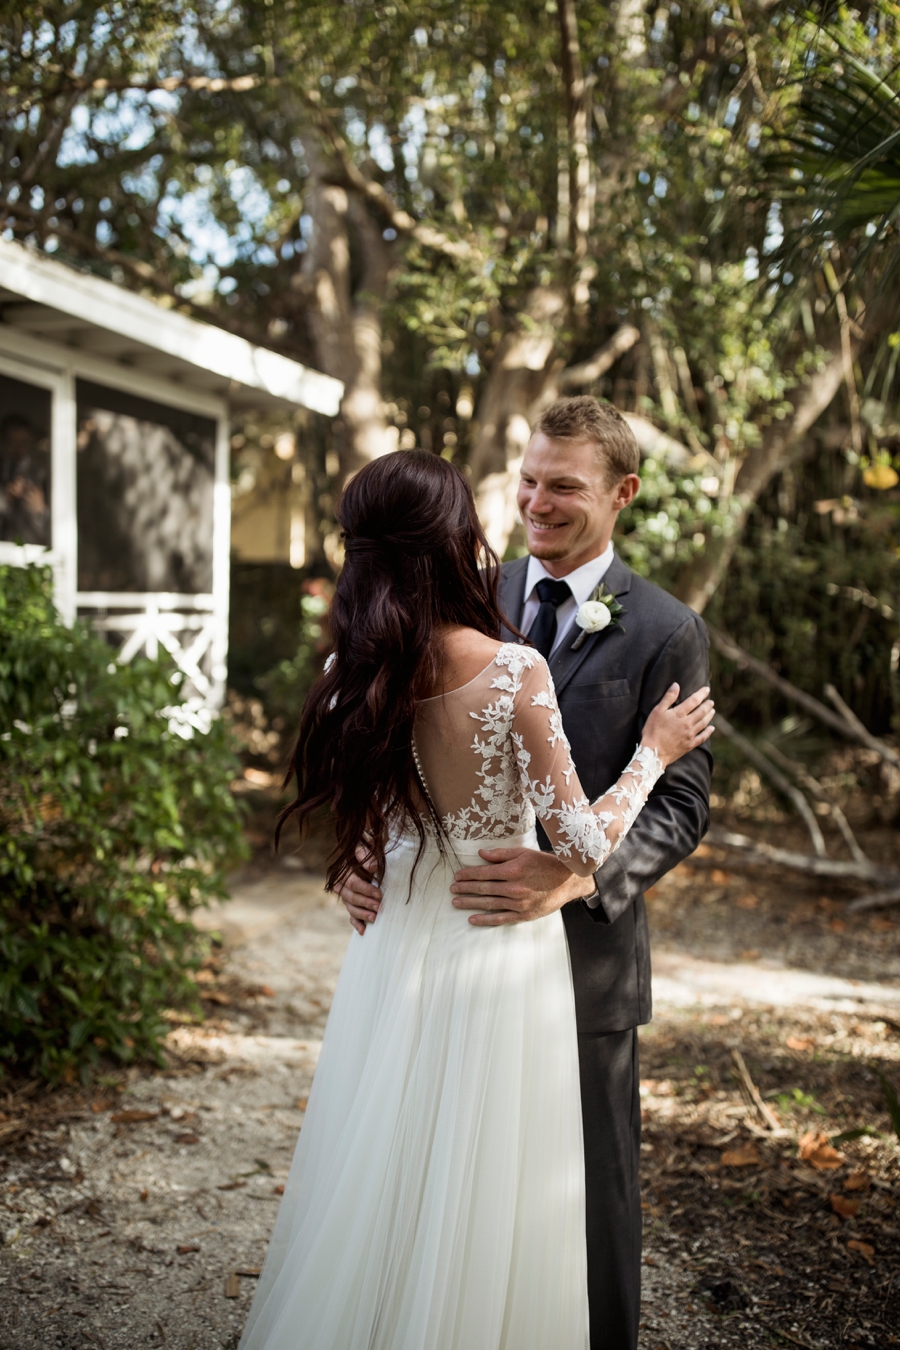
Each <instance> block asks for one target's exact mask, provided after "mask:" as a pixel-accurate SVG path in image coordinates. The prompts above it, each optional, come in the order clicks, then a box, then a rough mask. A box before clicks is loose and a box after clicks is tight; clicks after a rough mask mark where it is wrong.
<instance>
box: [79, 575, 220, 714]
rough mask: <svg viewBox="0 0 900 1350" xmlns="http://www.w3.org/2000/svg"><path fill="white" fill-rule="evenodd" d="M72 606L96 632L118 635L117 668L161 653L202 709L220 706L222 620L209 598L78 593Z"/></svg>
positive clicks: (95, 592)
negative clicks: (203, 706) (203, 704)
mask: <svg viewBox="0 0 900 1350" xmlns="http://www.w3.org/2000/svg"><path fill="white" fill-rule="evenodd" d="M76 603H77V606H78V612H79V614H80V615H81V616H82V617H84V618H86V619H88V620H89V622H90V624H91V626H92V627H93V628H94V629H95V630H96V631H97V632H100V633H120V634H121V635H122V638H123V641H122V645H121V646H120V647H119V649H118V651H117V652H116V660H117V661H118V662H119V663H120V664H122V665H125V664H127V663H128V662H129V661H132V660H133V659H134V658H135V657H136V656H138V655H140V654H141V653H142V652H143V653H145V654H146V655H147V656H148V657H150V659H151V660H155V659H156V658H157V657H158V656H159V649H160V647H162V648H163V650H164V651H167V652H168V653H169V655H170V656H171V658H172V660H173V661H174V663H175V665H176V666H177V668H178V669H179V670H180V671H181V673H182V674H183V675H184V677H185V680H187V681H189V682H190V684H191V685H192V686H193V689H194V690H195V691H196V694H197V695H198V696H199V697H200V698H201V699H202V700H203V702H204V703H217V702H218V701H219V698H220V696H221V686H222V678H223V672H221V671H220V670H218V669H217V664H218V663H217V661H216V655H217V652H222V651H224V650H225V647H226V645H227V640H228V634H227V619H226V618H225V616H223V615H222V614H220V613H218V612H217V611H216V608H215V606H214V600H213V596H212V595H178V594H173V593H171V592H144V593H137V592H132V593H129V592H127V591H79V592H78V594H77V596H76ZM98 610H99V611H101V612H100V613H97V612H96V611H98ZM91 611H94V612H93V613H92V612H91ZM185 692H186V693H189V690H187V689H185Z"/></svg>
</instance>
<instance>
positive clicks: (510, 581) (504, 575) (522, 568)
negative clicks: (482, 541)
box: [500, 555, 528, 642]
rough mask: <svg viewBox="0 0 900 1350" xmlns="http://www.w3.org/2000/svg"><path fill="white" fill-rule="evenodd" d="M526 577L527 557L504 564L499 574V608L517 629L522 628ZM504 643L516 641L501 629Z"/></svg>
mask: <svg viewBox="0 0 900 1350" xmlns="http://www.w3.org/2000/svg"><path fill="white" fill-rule="evenodd" d="M527 577H528V557H527V555H526V556H525V557H524V558H516V559H515V561H514V562H511V563H504V565H503V569H502V571H501V573H500V608H501V609H502V610H503V613H504V614H505V615H506V617H507V618H508V619H509V620H510V622H511V623H514V624H515V626H516V627H517V628H520V627H521V626H522V610H523V609H524V608H525V582H526V579H527ZM503 638H504V640H505V641H510V642H515V641H518V639H517V638H514V637H513V635H512V633H511V632H510V631H509V629H508V628H505V627H504V629H503Z"/></svg>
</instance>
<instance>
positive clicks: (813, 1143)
mask: <svg viewBox="0 0 900 1350" xmlns="http://www.w3.org/2000/svg"><path fill="white" fill-rule="evenodd" d="M800 1157H801V1159H802V1160H803V1162H808V1163H809V1165H810V1167H814V1168H815V1169H816V1171H818V1172H831V1171H833V1170H834V1169H835V1168H836V1167H840V1166H841V1165H842V1164H843V1162H844V1155H843V1154H842V1153H838V1151H837V1149H836V1148H832V1146H831V1144H829V1142H828V1136H827V1134H823V1133H822V1132H821V1130H807V1132H806V1134H805V1135H804V1136H803V1138H802V1139H801V1140H800Z"/></svg>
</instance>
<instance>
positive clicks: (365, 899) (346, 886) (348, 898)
mask: <svg viewBox="0 0 900 1350" xmlns="http://www.w3.org/2000/svg"><path fill="white" fill-rule="evenodd" d="M356 859H357V862H359V864H360V865H361V866H362V867H364V868H367V867H368V865H369V864H370V863H371V861H372V860H371V858H370V856H369V853H368V850H367V849H365V848H358V849H357V850H356ZM334 893H335V895H337V896H340V898H341V900H342V901H343V902H344V908H345V909H346V911H347V913H348V915H349V916H350V922H351V923H352V924H353V927H354V928H355V929H356V931H357V933H359V935H360V937H361V936H362V935H363V934H364V933H365V931H366V925H367V924H370V923H374V922H375V920H376V919H377V918H378V911H379V909H380V908H381V890H380V888H379V887H378V886H376V885H375V882H374V881H369V882H367V881H364V880H363V878H362V877H358V876H357V875H356V874H355V873H353V874H352V875H351V876H349V877H347V879H346V881H342V882H341V884H340V885H339V886H335V888H334Z"/></svg>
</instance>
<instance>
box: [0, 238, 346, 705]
mask: <svg viewBox="0 0 900 1350" xmlns="http://www.w3.org/2000/svg"><path fill="white" fill-rule="evenodd" d="M342 393H343V387H342V385H341V383H340V382H339V381H338V380H334V379H331V378H330V377H329V376H327V375H322V374H320V373H319V372H317V371H314V370H308V369H307V368H306V367H304V366H302V365H300V364H299V362H297V361H291V360H289V359H288V358H287V357H284V356H279V355H277V354H276V353H275V352H270V351H267V350H266V349H265V348H262V347H256V346H254V345H253V344H252V343H250V342H247V341H245V340H244V339H243V338H240V337H235V336H234V335H233V334H231V333H227V332H225V331H223V330H222V329H220V328H216V327H213V326H212V325H208V324H203V323H198V322H196V321H195V320H193V319H189V318H186V317H185V316H184V315H183V314H178V313H175V312H174V311H172V310H166V309H163V308H161V307H160V306H159V305H156V304H154V303H153V302H152V301H151V300H147V299H145V298H144V297H143V296H140V295H135V294H134V293H133V292H131V291H127V290H124V289H122V288H121V287H119V286H115V285H113V284H112V283H111V282H108V281H103V280H102V279H100V278H98V277H95V276H91V275H89V274H87V273H83V272H78V271H75V270H74V269H72V268H70V267H66V266H64V265H62V264H61V263H58V262H54V261H53V260H52V259H48V258H45V257H42V256H39V255H37V254H34V253H32V252H31V251H30V250H28V249H26V248H23V247H22V246H21V245H19V244H12V243H6V242H3V241H0V562H7V563H14V564H20V565H21V564H25V563H28V562H32V561H39V560H40V561H45V562H47V563H49V564H50V565H51V566H52V567H53V572H54V577H55V593H56V602H57V605H58V607H59V609H60V612H61V613H62V615H63V616H64V618H65V619H66V620H67V621H68V622H71V620H72V619H73V618H74V616H75V615H76V614H78V615H81V616H84V617H88V618H90V619H91V621H92V622H93V624H94V626H95V627H96V628H98V629H99V630H100V631H102V632H105V633H107V634H108V635H109V636H110V640H113V641H118V643H119V644H120V645H119V647H118V652H117V656H118V660H119V661H123V662H124V661H130V660H131V659H132V657H134V656H136V655H137V654H138V653H140V652H146V653H147V654H148V655H149V656H156V655H157V653H158V651H159V648H160V647H163V648H165V650H166V651H168V652H169V653H170V654H171V656H172V658H173V660H174V661H175V662H176V663H177V665H178V667H179V668H180V669H181V670H182V672H183V673H184V676H185V678H186V681H188V682H189V684H190V686H192V689H191V692H192V693H194V694H195V696H196V697H198V698H200V699H202V700H203V701H204V702H206V703H209V704H213V705H217V704H218V703H220V702H221V699H222V696H223V693H224V684H225V674H226V656H227V649H228V577H229V538H230V516H231V494H230V488H229V477H228V461H229V416H230V413H231V411H232V410H234V409H246V408H254V409H257V410H260V411H263V412H277V411H279V410H281V411H285V412H290V411H291V410H292V409H294V408H297V407H306V408H311V409H313V410H315V411H317V412H321V413H325V414H329V415H333V414H335V413H336V412H337V410H338V405H339V402H340V398H341V395H342Z"/></svg>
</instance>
